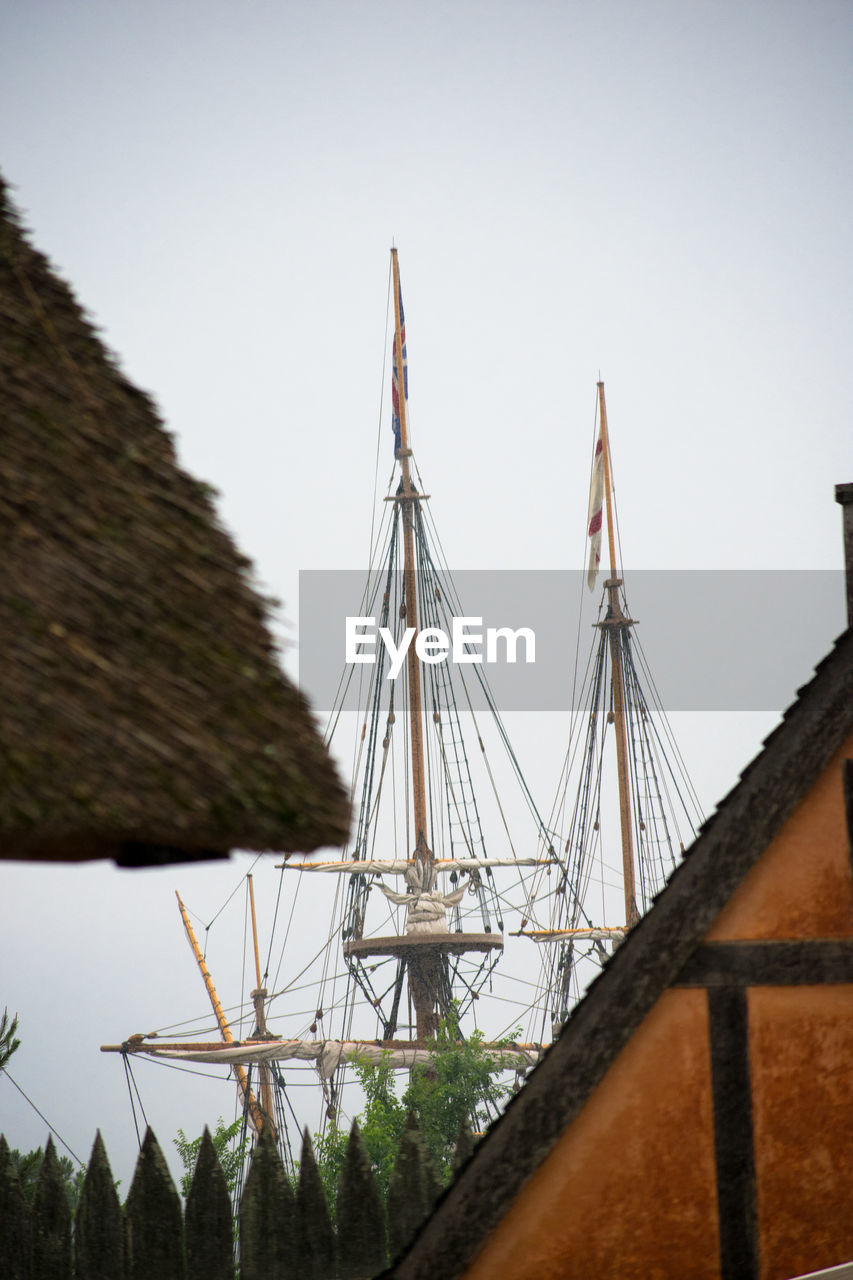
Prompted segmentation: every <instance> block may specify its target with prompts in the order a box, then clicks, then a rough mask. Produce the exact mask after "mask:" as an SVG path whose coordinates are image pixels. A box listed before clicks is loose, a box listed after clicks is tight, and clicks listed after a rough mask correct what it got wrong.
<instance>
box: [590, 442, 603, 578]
mask: <svg viewBox="0 0 853 1280" xmlns="http://www.w3.org/2000/svg"><path fill="white" fill-rule="evenodd" d="M603 501H604V443H603V441H602V438H601V428H600V427H599V429H598V439H597V440H596V442H595V456H594V457H593V460H592V477H591V479H590V482H589V513H588V515H587V519H588V520H589V529H588V533H589V564H588V565H587V570H586V585H587V586H588V587H589V589H590V591H592V590H593V588H594V587H595V579H596V576H597V574H598V566H599V564H600V562H601V508H602V503H603Z"/></svg>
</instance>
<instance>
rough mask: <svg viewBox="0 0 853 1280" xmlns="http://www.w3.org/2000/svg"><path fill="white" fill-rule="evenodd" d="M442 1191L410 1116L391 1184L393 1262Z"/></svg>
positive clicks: (390, 1237)
mask: <svg viewBox="0 0 853 1280" xmlns="http://www.w3.org/2000/svg"><path fill="white" fill-rule="evenodd" d="M438 1191H439V1181H438V1174H437V1173H436V1171H435V1166H434V1164H433V1161H432V1158H431V1156H430V1154H429V1152H428V1151H427V1148H426V1145H425V1143H424V1140H423V1135H422V1134H421V1132H420V1129H419V1128H418V1123H417V1120H416V1119H415V1117H414V1115H413V1113H412V1112H409V1116H408V1119H407V1120H406V1127H405V1129H404V1130H403V1136H402V1137H401V1138H400V1146H399V1148H398V1150H397V1159H396V1160H395V1162H394V1172H393V1173H392V1175H391V1181H390V1183H389V1184H388V1245H389V1251H390V1255H391V1261H392V1262H393V1261H394V1260H395V1259H396V1258H397V1257H399V1255H400V1254H401V1253H402V1252H403V1250H404V1249H405V1247H406V1245H407V1244H408V1243H409V1241H410V1240H412V1238H413V1237H414V1235H415V1233H416V1231H417V1230H418V1228H419V1227H420V1226H421V1224H422V1223H423V1221H424V1219H425V1218H426V1216H427V1214H428V1213H429V1211H430V1209H431V1208H432V1206H433V1204H434V1203H435V1200H436V1197H437V1195H438Z"/></svg>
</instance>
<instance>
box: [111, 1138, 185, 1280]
mask: <svg viewBox="0 0 853 1280" xmlns="http://www.w3.org/2000/svg"><path fill="white" fill-rule="evenodd" d="M124 1215H125V1216H124V1220H125V1247H126V1253H125V1273H126V1277H127V1280H154V1277H155V1276H156V1278H157V1280H183V1277H184V1224H183V1216H182V1214H181V1198H180V1196H179V1195H178V1193H177V1191H176V1190H175V1184H174V1182H173V1181H172V1178H171V1175H170V1174H169V1170H168V1168H167V1166H166V1161H165V1159H164V1158H163V1152H162V1151H161V1150H160V1147H159V1145H158V1143H157V1139H156V1138H155V1137H154V1134H153V1133H152V1132H151V1130H150V1129H148V1130H147V1131H146V1134H145V1140H144V1142H143V1143H142V1150H141V1151H140V1152H139V1159H138V1160H137V1162H136V1171H135V1173H134V1175H133V1182H132V1183H131V1184H130V1192H129V1194H128V1197H127V1204H126V1205H125V1211H124Z"/></svg>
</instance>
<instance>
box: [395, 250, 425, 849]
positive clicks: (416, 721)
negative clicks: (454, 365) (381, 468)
mask: <svg viewBox="0 0 853 1280" xmlns="http://www.w3.org/2000/svg"><path fill="white" fill-rule="evenodd" d="M391 263H392V269H393V276H394V354H395V357H396V364H397V379H398V391H397V400H398V404H399V412H400V448H399V449H398V450H397V457H398V458H399V459H400V473H401V485H400V491H399V493H398V494H397V501H398V502H399V504H400V506H401V508H402V516H403V591H404V594H405V599H406V626H407V627H414V629H415V634H416V635H417V630H418V588H417V580H416V577H415V528H414V525H415V519H414V506H415V503H417V502H419V501H420V494H419V493H418V491H417V490H416V489H415V486H414V485H413V484H412V470H411V464H410V461H409V460H410V458H411V456H412V451H411V449H410V448H409V426H408V421H407V418H406V370H405V367H404V365H403V324H402V316H401V302H400V267H399V264H398V262H397V250H396V249H392V250H391ZM406 675H407V680H408V689H409V738H410V742H411V752H412V798H413V806H414V818H415V851H414V854H413V857H416V858H422V859H423V860H424V861H428V862H431V861H432V860H433V853H432V850H431V849H430V848H429V844H428V841H427V804H426V784H425V781H424V732H423V712H422V709H421V668H420V662H419V660H418V657H417V654H416V653H415V646H414V644H411V645H409V651H408V654H407V655H406Z"/></svg>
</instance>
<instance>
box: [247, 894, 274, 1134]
mask: <svg viewBox="0 0 853 1280" xmlns="http://www.w3.org/2000/svg"><path fill="white" fill-rule="evenodd" d="M246 879H247V880H248V882H249V906H250V907H251V911H252V942H253V944H254V949H255V979H256V981H257V986H256V987H255V990H254V991H253V992H252V1004H253V1005H254V1006H255V1022H256V1023H257V1028H258V1035H259V1036H260V1037H261V1038H263V1037H264V1036H266V1034H267V1015H266V1010H265V1008H264V1001H265V1000H266V998H267V990H266V987H264V986H263V985H262V983H261V960H260V956H259V955H258V923H257V920H256V919H255V889H254V885H253V883H252V877H251V875H247V876H246ZM258 1075H259V1077H260V1082H261V1106H262V1108H263V1112H264V1119H265V1121H266V1123H267V1124H269V1126H270V1128H271V1129H272V1133H273V1137H275V1121H274V1119H273V1103H272V1081H271V1079H270V1069H269V1064H268V1063H266V1062H259V1063H258Z"/></svg>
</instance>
